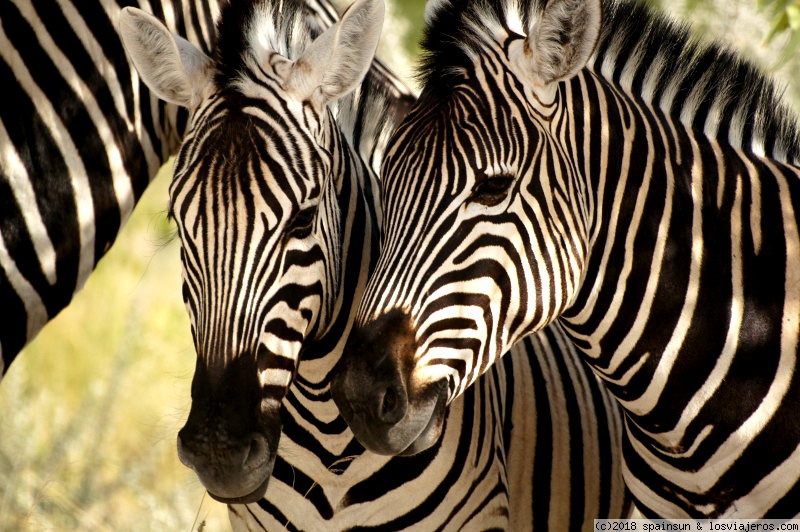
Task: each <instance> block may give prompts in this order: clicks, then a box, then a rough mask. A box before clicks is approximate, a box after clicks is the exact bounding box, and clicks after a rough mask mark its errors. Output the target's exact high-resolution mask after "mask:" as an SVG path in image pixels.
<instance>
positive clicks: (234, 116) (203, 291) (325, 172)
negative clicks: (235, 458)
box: [170, 86, 341, 498]
mask: <svg viewBox="0 0 800 532" xmlns="http://www.w3.org/2000/svg"><path fill="white" fill-rule="evenodd" d="M253 89H254V92H253V93H249V92H246V93H245V94H244V95H242V94H238V93H237V94H227V93H219V94H217V95H215V96H213V97H212V98H211V99H210V100H209V101H208V102H207V103H206V104H205V105H204V106H202V107H201V108H200V109H199V111H198V113H197V115H196V117H195V124H194V127H193V130H192V132H191V134H190V136H189V137H188V138H187V140H186V142H185V143H184V146H183V148H182V149H181V151H180V153H179V154H178V157H177V158H176V162H175V176H174V178H173V182H172V186H171V190H170V195H171V201H172V212H173V216H174V218H175V221H176V223H177V226H178V234H179V236H180V240H181V261H182V265H183V294H184V300H185V303H186V308H187V311H188V313H189V317H190V320H191V323H192V334H193V337H194V341H195V347H196V349H197V354H198V361H197V368H196V372H195V378H194V382H193V385H192V396H193V405H192V411H191V413H190V416H189V420H188V421H187V425H186V427H184V429H183V430H182V431H181V445H182V448H183V449H184V450H186V449H189V448H190V446H191V443H190V442H191V440H192V439H193V438H198V437H200V438H202V437H204V436H203V435H204V434H205V432H206V430H207V429H206V427H207V426H208V425H209V424H211V425H216V426H218V425H219V424H222V425H223V426H226V425H227V426H229V428H228V432H229V433H230V434H229V437H234V433H235V431H236V430H237V429H236V428H234V427H233V426H232V421H231V420H232V419H236V418H239V420H240V421H239V422H241V423H243V424H244V425H245V427H248V428H245V429H244V430H246V431H253V430H255V429H257V428H258V427H263V428H269V429H270V430H269V432H267V433H266V434H263V436H264V437H265V440H264V441H265V442H269V443H268V445H269V447H270V448H269V451H270V452H269V456H272V457H274V453H275V451H276V449H277V440H278V437H279V433H280V421H279V410H280V404H281V400H282V399H283V396H284V395H285V394H286V392H287V390H288V387H289V385H290V383H291V382H292V379H293V376H294V373H295V371H296V369H297V364H298V358H299V353H300V349H301V347H302V346H303V343H304V342H305V341H306V340H309V339H313V338H314V336H315V335H316V333H317V332H318V331H319V329H320V327H321V326H323V325H324V324H325V323H326V321H327V320H326V317H327V315H328V313H329V311H330V303H331V301H332V300H333V299H335V297H336V282H335V281H336V279H337V278H338V274H337V271H336V268H337V265H338V264H339V261H338V256H337V253H338V250H339V249H340V248H341V242H340V238H339V231H338V229H339V227H338V221H339V216H338V206H337V204H336V201H335V200H336V194H335V190H334V191H331V190H327V189H328V188H330V187H334V186H335V183H334V181H333V180H332V179H328V176H330V175H331V172H332V171H333V164H334V162H333V160H332V157H331V155H330V154H331V153H332V152H335V151H336V150H335V149H333V147H332V146H330V142H329V140H330V138H331V131H330V120H331V118H330V116H328V115H327V113H326V114H324V115H319V114H317V113H315V112H314V111H313V110H312V109H311V108H309V107H308V106H306V105H304V104H303V103H302V102H299V101H296V100H294V101H293V99H292V98H291V97H290V96H289V95H287V94H285V93H283V94H282V93H281V92H280V91H279V89H277V88H272V89H271V90H264V89H262V88H261V87H258V88H256V87H255V86H253ZM211 420H214V421H211ZM195 424H198V425H199V426H198V427H195ZM215 430H217V429H216V427H215ZM259 430H261V429H258V430H255V432H254V434H258V432H259ZM249 436H250V435H249V434H243V435H241V437H242V438H246V437H249ZM253 438H254V441H259V442H260V441H261V439H260V438H258V437H256V436H253ZM189 452H190V451H187V454H188V453H189ZM212 493H213V491H212ZM219 497H220V498H225V497H224V495H220V496H219Z"/></svg>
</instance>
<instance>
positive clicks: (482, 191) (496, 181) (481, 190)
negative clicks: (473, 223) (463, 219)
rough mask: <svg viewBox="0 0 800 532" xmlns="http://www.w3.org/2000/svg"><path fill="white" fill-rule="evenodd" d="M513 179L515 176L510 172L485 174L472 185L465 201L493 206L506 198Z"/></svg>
mask: <svg viewBox="0 0 800 532" xmlns="http://www.w3.org/2000/svg"><path fill="white" fill-rule="evenodd" d="M515 180H516V177H515V176H514V175H513V174H510V173H501V174H496V175H491V176H489V175H486V176H485V177H484V178H483V179H480V180H479V181H478V182H477V183H475V185H474V186H473V187H472V193H471V194H470V195H469V198H467V201H469V202H473V203H480V204H481V205H486V206H487V207H494V206H495V205H498V204H499V203H501V202H502V201H503V200H504V199H505V198H506V196H507V195H508V191H509V190H511V187H512V185H513V184H514V181H515Z"/></svg>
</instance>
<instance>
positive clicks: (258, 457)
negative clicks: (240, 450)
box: [242, 433, 269, 469]
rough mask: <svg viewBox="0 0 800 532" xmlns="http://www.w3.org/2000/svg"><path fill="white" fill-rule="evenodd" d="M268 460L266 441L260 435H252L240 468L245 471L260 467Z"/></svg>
mask: <svg viewBox="0 0 800 532" xmlns="http://www.w3.org/2000/svg"><path fill="white" fill-rule="evenodd" d="M268 458H269V446H268V445H267V439H266V438H265V437H264V436H262V435H261V434H258V433H256V434H253V436H252V438H251V440H250V446H249V447H248V449H247V451H245V453H244V455H243V458H242V467H244V468H245V469H247V468H255V467H260V466H261V465H262V464H263V463H265V462H266V461H267V459H268Z"/></svg>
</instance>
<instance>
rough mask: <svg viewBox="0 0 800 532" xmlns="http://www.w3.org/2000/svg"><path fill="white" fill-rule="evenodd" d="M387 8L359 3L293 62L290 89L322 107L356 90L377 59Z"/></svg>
mask: <svg viewBox="0 0 800 532" xmlns="http://www.w3.org/2000/svg"><path fill="white" fill-rule="evenodd" d="M384 9H385V8H384V3H383V0H356V1H355V2H354V3H353V4H352V5H351V6H350V7H349V8H347V11H345V12H344V14H343V15H342V18H341V20H339V22H337V23H336V24H334V25H333V26H332V27H331V28H329V29H328V30H327V31H325V32H324V33H323V34H322V35H320V36H319V37H318V38H317V39H316V40H315V41H314V42H313V43H311V45H310V46H309V47H308V48H307V49H306V51H305V52H303V55H302V56H301V57H299V58H298V59H297V61H295V62H294V65H292V69H291V72H290V73H289V75H288V79H287V87H288V88H289V89H290V90H293V91H295V92H296V93H297V94H298V96H299V97H300V98H303V99H306V98H309V99H311V100H312V101H314V102H315V103H316V104H320V105H326V104H328V103H329V102H332V101H334V100H337V99H339V98H341V97H343V96H346V95H347V94H349V93H350V92H351V91H352V90H354V89H355V88H356V87H357V86H358V84H359V83H361V81H362V80H363V79H364V76H365V75H366V73H367V71H368V70H369V67H370V65H371V64H372V59H373V57H374V56H375V50H376V49H377V47H378V40H379V39H380V35H381V28H382V26H383V17H384Z"/></svg>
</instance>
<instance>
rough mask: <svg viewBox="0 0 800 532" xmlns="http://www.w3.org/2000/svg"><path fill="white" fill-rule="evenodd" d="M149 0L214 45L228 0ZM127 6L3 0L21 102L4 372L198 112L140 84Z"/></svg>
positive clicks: (5, 190) (8, 84) (8, 172)
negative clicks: (123, 9)
mask: <svg viewBox="0 0 800 532" xmlns="http://www.w3.org/2000/svg"><path fill="white" fill-rule="evenodd" d="M126 3H128V4H131V2H126ZM145 4H146V5H147V6H148V7H149V9H151V10H152V11H153V12H155V13H156V14H158V15H159V16H160V17H162V18H164V19H166V20H167V21H168V25H169V27H170V28H172V29H174V30H176V31H180V32H181V33H182V34H184V35H186V36H187V37H188V38H190V39H192V40H193V41H194V42H196V43H198V45H199V46H201V47H202V48H203V49H204V50H210V49H211V37H212V35H213V33H212V30H213V21H214V19H215V18H216V16H217V13H218V11H219V9H218V5H217V3H216V0H202V1H200V0H196V1H195V0H168V1H160V0H155V1H149V2H146V3H145ZM119 11H120V5H119V3H118V2H115V1H113V0H92V1H88V2H87V1H80V2H77V1H75V2H70V1H56V0H44V1H37V2H30V1H28V0H13V1H10V2H9V1H6V2H3V3H2V5H0V20H2V24H0V78H2V79H3V89H4V94H5V97H6V98H7V102H13V103H12V104H6V105H3V106H0V147H2V150H0V301H2V302H3V319H2V320H0V380H1V379H2V376H3V374H4V373H5V371H6V370H7V369H8V367H9V366H10V364H11V363H12V362H13V360H14V359H15V358H16V356H17V354H18V353H19V352H20V350H21V349H22V348H23V347H24V346H25V345H26V344H27V343H28V342H30V341H31V340H32V339H33V338H34V337H35V336H36V334H37V333H38V332H39V331H40V330H41V329H42V327H44V325H45V324H46V323H47V322H48V321H49V320H50V319H52V318H53V317H55V316H56V314H58V313H59V312H60V311H61V310H62V309H63V308H65V307H66V306H67V305H68V304H69V303H70V301H71V300H72V298H73V296H74V295H75V294H76V293H77V292H78V291H79V290H80V289H81V288H82V287H83V285H84V283H85V282H86V280H87V278H88V277H89V275H90V274H91V272H92V271H93V270H94V268H95V266H96V265H97V263H98V261H99V260H100V259H101V258H102V257H103V256H104V254H105V253H106V251H108V249H109V248H110V247H111V245H112V244H113V243H114V241H115V239H116V237H117V234H118V233H119V231H120V229H121V227H122V225H123V224H124V223H125V221H126V220H127V219H128V217H129V216H130V214H131V212H132V211H133V208H134V206H135V204H136V202H137V201H138V200H139V198H140V197H141V195H142V193H143V192H144V190H145V188H146V187H147V185H148V184H149V183H150V181H151V180H152V179H153V177H155V175H156V173H157V171H158V169H159V168H160V167H161V166H162V164H163V163H164V162H165V161H166V160H167V158H168V157H169V156H170V155H171V154H172V153H174V152H175V150H177V148H178V146H179V145H180V139H181V138H182V136H183V132H184V131H185V128H186V126H187V123H188V113H187V112H186V110H184V109H180V108H178V107H177V106H174V105H169V104H165V103H164V102H162V101H160V100H159V99H158V98H156V97H155V96H154V95H152V94H151V93H150V91H149V90H148V89H147V88H146V87H144V86H143V85H142V84H140V82H139V79H138V76H137V74H136V72H135V70H134V69H133V68H132V67H131V65H130V64H129V63H128V60H127V57H126V55H125V53H124V50H123V49H122V43H121V41H120V38H119V35H118V32H117V25H116V21H117V17H118V14H119Z"/></svg>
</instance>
